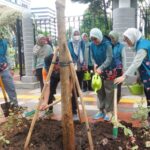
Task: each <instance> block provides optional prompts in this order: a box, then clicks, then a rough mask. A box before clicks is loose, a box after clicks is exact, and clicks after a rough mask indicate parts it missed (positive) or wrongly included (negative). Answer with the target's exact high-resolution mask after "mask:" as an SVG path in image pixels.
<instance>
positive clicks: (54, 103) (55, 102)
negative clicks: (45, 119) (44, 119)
mask: <svg viewBox="0 0 150 150" xmlns="http://www.w3.org/2000/svg"><path fill="white" fill-rule="evenodd" d="M60 101H61V99H59V100H56V101H54V102H53V103H51V104H49V105H47V106H46V108H45V109H48V108H49V107H51V106H54V105H56V104H57V103H59V102H60Z"/></svg>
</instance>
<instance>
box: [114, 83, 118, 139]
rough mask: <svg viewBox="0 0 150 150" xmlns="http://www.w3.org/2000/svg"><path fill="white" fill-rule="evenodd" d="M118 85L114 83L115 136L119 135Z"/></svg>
mask: <svg viewBox="0 0 150 150" xmlns="http://www.w3.org/2000/svg"><path fill="white" fill-rule="evenodd" d="M117 112H118V111H117V85H115V84H114V119H115V121H114V126H113V138H117V137H118V115H117Z"/></svg>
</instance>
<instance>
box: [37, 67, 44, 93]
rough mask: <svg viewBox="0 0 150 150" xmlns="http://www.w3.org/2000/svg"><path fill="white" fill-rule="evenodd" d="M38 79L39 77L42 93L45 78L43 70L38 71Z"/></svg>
mask: <svg viewBox="0 0 150 150" xmlns="http://www.w3.org/2000/svg"><path fill="white" fill-rule="evenodd" d="M36 77H37V80H38V81H40V88H41V91H42V89H43V87H44V83H43V76H42V68H39V69H36Z"/></svg>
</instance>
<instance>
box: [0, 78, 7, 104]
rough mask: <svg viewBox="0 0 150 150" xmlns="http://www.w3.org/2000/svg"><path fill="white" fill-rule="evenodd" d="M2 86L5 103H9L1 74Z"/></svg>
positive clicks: (0, 83) (0, 81)
mask: <svg viewBox="0 0 150 150" xmlns="http://www.w3.org/2000/svg"><path fill="white" fill-rule="evenodd" d="M0 86H1V89H2V93H3V96H4V100H5V103H7V96H6V92H5V87H4V84H3V81H2V78H1V76H0Z"/></svg>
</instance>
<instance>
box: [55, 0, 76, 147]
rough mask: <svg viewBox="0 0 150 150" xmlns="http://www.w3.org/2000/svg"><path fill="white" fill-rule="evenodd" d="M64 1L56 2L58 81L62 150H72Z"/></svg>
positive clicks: (71, 120)
mask: <svg viewBox="0 0 150 150" xmlns="http://www.w3.org/2000/svg"><path fill="white" fill-rule="evenodd" d="M65 2H66V1H65V0H57V1H56V10H57V26H58V45H59V49H60V56H59V58H60V80H61V98H62V105H61V106H62V127H63V149H64V150H74V149H75V143H74V142H75V139H74V124H73V119H72V105H71V92H72V89H70V70H69V65H66V64H67V62H68V58H67V57H66V49H65V48H64V44H65V43H66V34H65V33H66V29H65V15H64V11H65Z"/></svg>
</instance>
